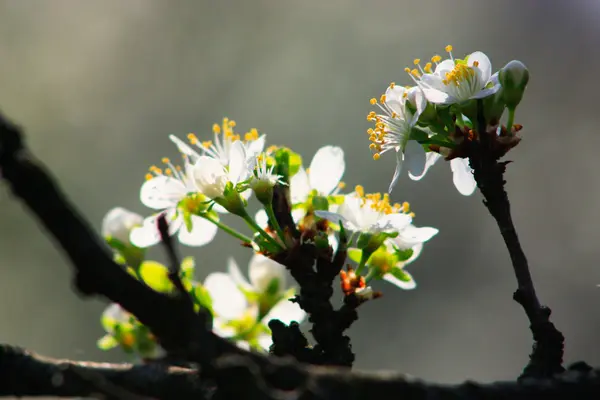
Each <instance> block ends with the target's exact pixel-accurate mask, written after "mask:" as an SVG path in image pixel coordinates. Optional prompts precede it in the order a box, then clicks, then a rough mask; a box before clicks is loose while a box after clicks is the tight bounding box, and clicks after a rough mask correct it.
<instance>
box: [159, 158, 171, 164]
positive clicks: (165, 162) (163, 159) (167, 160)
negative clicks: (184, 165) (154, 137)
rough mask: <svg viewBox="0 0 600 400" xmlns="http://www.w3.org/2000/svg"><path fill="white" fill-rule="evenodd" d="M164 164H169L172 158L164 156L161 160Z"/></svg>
mask: <svg viewBox="0 0 600 400" xmlns="http://www.w3.org/2000/svg"><path fill="white" fill-rule="evenodd" d="M161 161H162V162H163V163H164V164H168V163H170V162H171V160H169V159H168V158H167V157H163V158H162V160H161Z"/></svg>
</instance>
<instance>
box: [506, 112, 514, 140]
mask: <svg viewBox="0 0 600 400" xmlns="http://www.w3.org/2000/svg"><path fill="white" fill-rule="evenodd" d="M514 123H515V109H514V108H509V109H508V121H507V122H506V129H507V130H508V135H509V136H510V135H511V133H512V127H513V125H514Z"/></svg>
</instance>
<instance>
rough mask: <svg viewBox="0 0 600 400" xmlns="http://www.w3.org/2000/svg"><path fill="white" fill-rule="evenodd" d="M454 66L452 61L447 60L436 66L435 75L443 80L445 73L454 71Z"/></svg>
mask: <svg viewBox="0 0 600 400" xmlns="http://www.w3.org/2000/svg"><path fill="white" fill-rule="evenodd" d="M455 65H456V63H455V62H454V60H451V59H449V58H448V59H446V60H444V61H442V62H440V63H439V64H438V65H436V67H435V75H438V76H440V77H442V78H443V77H444V76H446V72H450V71H452V70H453V69H454V66H455Z"/></svg>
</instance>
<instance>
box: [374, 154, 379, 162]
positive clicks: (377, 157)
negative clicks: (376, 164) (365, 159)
mask: <svg viewBox="0 0 600 400" xmlns="http://www.w3.org/2000/svg"><path fill="white" fill-rule="evenodd" d="M380 158H381V154H379V153H375V154H373V160H375V161H377V160H379V159H380Z"/></svg>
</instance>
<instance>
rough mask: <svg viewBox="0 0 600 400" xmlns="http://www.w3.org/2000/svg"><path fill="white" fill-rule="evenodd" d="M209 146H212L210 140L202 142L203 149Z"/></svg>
mask: <svg viewBox="0 0 600 400" xmlns="http://www.w3.org/2000/svg"><path fill="white" fill-rule="evenodd" d="M210 146H212V142H211V141H210V140H206V141H204V142H202V147H204V148H205V149H208V148H210Z"/></svg>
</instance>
